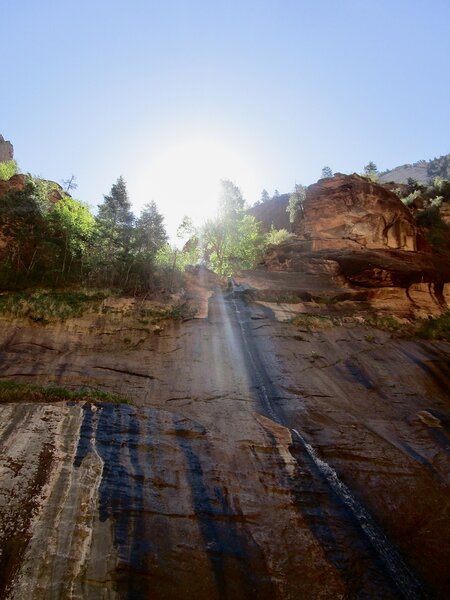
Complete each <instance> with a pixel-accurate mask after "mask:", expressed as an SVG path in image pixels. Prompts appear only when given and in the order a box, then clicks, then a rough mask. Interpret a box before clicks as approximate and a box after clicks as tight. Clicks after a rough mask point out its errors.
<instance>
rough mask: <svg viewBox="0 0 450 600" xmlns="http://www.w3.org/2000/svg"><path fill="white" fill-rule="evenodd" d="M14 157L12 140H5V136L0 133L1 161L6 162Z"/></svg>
mask: <svg viewBox="0 0 450 600" xmlns="http://www.w3.org/2000/svg"><path fill="white" fill-rule="evenodd" d="M13 158H14V148H13V145H12V144H11V142H8V141H7V140H5V138H4V137H3V136H2V135H0V162H6V161H8V160H12V159H13Z"/></svg>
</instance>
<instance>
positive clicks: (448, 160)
mask: <svg viewBox="0 0 450 600" xmlns="http://www.w3.org/2000/svg"><path fill="white" fill-rule="evenodd" d="M427 175H428V177H429V178H430V179H433V178H435V177H443V178H444V179H450V154H444V155H443V156H440V157H439V158H434V159H433V160H431V161H430V163H429V165H428V167H427Z"/></svg>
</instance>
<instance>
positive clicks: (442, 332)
mask: <svg viewBox="0 0 450 600" xmlns="http://www.w3.org/2000/svg"><path fill="white" fill-rule="evenodd" d="M417 335H418V336H419V337H421V338H425V339H428V340H446V341H447V342H450V312H446V313H445V314H443V315H441V316H439V317H430V318H429V319H428V320H427V321H424V322H423V324H422V325H421V326H420V327H419V329H418V331H417Z"/></svg>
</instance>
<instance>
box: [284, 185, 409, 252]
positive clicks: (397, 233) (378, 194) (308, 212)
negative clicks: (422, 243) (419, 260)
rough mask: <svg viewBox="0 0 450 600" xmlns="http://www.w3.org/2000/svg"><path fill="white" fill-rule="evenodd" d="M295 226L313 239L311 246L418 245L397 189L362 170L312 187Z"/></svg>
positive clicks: (370, 246) (381, 246)
mask: <svg viewBox="0 0 450 600" xmlns="http://www.w3.org/2000/svg"><path fill="white" fill-rule="evenodd" d="M294 228H295V231H296V233H298V234H300V235H303V236H304V237H305V238H306V239H307V240H310V249H311V250H321V249H327V248H395V249H402V250H416V229H415V226H414V221H413V218H412V216H411V214H410V212H409V210H408V209H407V208H406V207H405V206H404V205H403V204H402V202H401V201H400V200H399V199H398V198H397V196H396V195H395V194H394V193H392V192H389V191H388V190H386V189H385V188H383V187H382V186H380V185H377V184H375V183H371V182H369V181H367V180H366V179H365V178H364V177H360V176H359V175H340V174H337V175H335V176H334V177H330V178H327V179H321V180H320V181H318V182H317V183H316V184H314V185H311V186H309V187H308V189H307V192H306V198H305V202H304V206H303V212H302V214H301V215H300V218H298V219H297V221H296V223H295V224H294Z"/></svg>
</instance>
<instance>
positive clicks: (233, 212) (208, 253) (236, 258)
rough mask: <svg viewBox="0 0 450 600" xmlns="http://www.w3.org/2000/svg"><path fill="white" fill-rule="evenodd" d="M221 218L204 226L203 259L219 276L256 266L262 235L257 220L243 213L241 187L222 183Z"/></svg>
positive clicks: (201, 235) (202, 239) (226, 181)
mask: <svg viewBox="0 0 450 600" xmlns="http://www.w3.org/2000/svg"><path fill="white" fill-rule="evenodd" d="M221 183H222V192H221V196H220V210H219V216H218V217H217V218H216V219H212V220H209V221H207V222H206V223H205V225H204V226H203V228H202V229H201V231H200V232H199V236H198V239H199V247H200V249H201V251H202V254H203V258H204V260H205V261H206V262H208V263H209V264H210V265H211V268H212V269H213V270H214V271H215V272H216V273H218V274H219V275H231V274H232V273H233V272H234V271H236V270H237V269H249V268H251V267H253V266H254V264H255V262H256V260H257V259H258V258H259V256H260V254H261V252H262V248H263V243H264V240H263V236H262V235H261V233H260V230H259V226H258V223H257V222H256V219H255V218H254V217H252V216H250V215H247V214H245V213H244V208H245V201H244V199H243V197H242V194H241V192H240V190H239V188H238V187H237V186H236V185H235V184H234V183H232V182H231V181H228V180H223V181H222V182H221Z"/></svg>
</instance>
